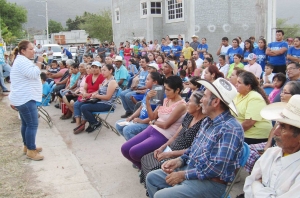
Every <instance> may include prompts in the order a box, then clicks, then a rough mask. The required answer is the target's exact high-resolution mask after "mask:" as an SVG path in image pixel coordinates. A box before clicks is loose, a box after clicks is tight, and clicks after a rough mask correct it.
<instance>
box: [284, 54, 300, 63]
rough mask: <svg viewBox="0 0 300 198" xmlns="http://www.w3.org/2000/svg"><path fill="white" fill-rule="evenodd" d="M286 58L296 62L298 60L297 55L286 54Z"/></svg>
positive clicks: (299, 60)
mask: <svg viewBox="0 0 300 198" xmlns="http://www.w3.org/2000/svg"><path fill="white" fill-rule="evenodd" d="M287 59H288V60H290V61H292V62H297V63H299V62H300V58H297V57H294V56H291V55H289V54H288V55H287Z"/></svg>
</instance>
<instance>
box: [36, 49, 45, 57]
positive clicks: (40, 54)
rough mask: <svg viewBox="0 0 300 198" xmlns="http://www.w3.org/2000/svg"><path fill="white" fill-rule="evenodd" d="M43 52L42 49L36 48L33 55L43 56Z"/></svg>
mask: <svg viewBox="0 0 300 198" xmlns="http://www.w3.org/2000/svg"><path fill="white" fill-rule="evenodd" d="M43 51H44V50H43V48H40V49H39V48H36V49H35V55H36V56H42V55H43Z"/></svg>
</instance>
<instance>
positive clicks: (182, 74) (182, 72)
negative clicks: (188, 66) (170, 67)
mask: <svg viewBox="0 0 300 198" xmlns="http://www.w3.org/2000/svg"><path fill="white" fill-rule="evenodd" d="M179 75H180V76H184V77H185V76H186V71H185V70H183V69H182V70H180V72H179Z"/></svg>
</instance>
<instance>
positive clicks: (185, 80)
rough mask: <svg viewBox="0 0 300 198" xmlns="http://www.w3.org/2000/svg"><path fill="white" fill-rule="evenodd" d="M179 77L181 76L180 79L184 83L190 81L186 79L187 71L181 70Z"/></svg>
mask: <svg viewBox="0 0 300 198" xmlns="http://www.w3.org/2000/svg"><path fill="white" fill-rule="evenodd" d="M179 76H180V78H181V80H182V82H183V83H185V82H188V81H189V78H188V77H186V71H185V70H180V71H179Z"/></svg>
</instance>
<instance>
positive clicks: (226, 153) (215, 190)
mask: <svg viewBox="0 0 300 198" xmlns="http://www.w3.org/2000/svg"><path fill="white" fill-rule="evenodd" d="M198 82H199V83H200V84H202V85H203V86H205V88H206V90H205V92H204V96H203V98H202V99H201V107H202V113H204V114H206V115H207V117H206V118H205V119H204V120H203V122H202V124H201V127H200V131H199V132H198V134H197V136H196V137H195V140H194V142H193V144H192V145H191V147H190V148H189V149H188V150H187V151H186V152H185V153H184V154H183V155H182V156H180V157H178V158H176V159H173V160H169V161H166V162H165V163H164V164H163V165H162V166H161V168H162V169H161V170H156V171H152V172H150V173H149V174H148V175H147V180H146V181H147V182H146V184H147V190H148V193H149V195H150V197H154V194H155V197H156V198H160V197H210V198H213V197H218V198H219V197H221V196H222V195H223V194H224V192H225V190H226V186H227V183H228V182H232V181H233V179H234V171H235V169H236V168H239V160H240V158H241V155H242V153H243V140H244V131H243V128H242V126H241V124H240V123H239V122H238V121H237V120H236V119H235V118H234V117H233V116H232V115H231V113H230V109H231V110H232V112H233V113H237V110H236V108H235V105H234V104H233V99H234V97H235V96H236V94H237V91H236V89H235V87H234V86H233V85H232V84H230V82H228V81H227V80H225V79H223V78H218V79H217V80H215V81H214V82H213V83H210V82H208V81H206V80H200V81H198ZM178 184H179V185H178Z"/></svg>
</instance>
